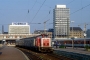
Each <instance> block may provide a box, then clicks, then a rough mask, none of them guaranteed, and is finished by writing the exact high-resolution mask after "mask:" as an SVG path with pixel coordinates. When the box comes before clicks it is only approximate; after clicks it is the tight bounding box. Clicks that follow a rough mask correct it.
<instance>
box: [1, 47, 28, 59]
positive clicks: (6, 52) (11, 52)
mask: <svg viewBox="0 0 90 60" xmlns="http://www.w3.org/2000/svg"><path fill="white" fill-rule="evenodd" d="M0 60H29V59H28V57H27V56H26V55H25V54H24V53H23V52H21V51H20V50H18V49H16V48H15V47H12V46H3V47H2V48H0Z"/></svg>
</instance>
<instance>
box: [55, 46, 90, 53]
mask: <svg viewBox="0 0 90 60" xmlns="http://www.w3.org/2000/svg"><path fill="white" fill-rule="evenodd" d="M54 50H60V51H66V52H73V53H79V54H84V55H90V51H86V50H85V49H84V48H72V47H67V48H54Z"/></svg>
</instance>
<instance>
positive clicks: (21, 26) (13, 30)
mask: <svg viewBox="0 0 90 60" xmlns="http://www.w3.org/2000/svg"><path fill="white" fill-rule="evenodd" d="M9 34H30V25H28V23H26V22H25V23H24V22H23V23H22V22H19V23H18V22H15V23H12V25H9Z"/></svg>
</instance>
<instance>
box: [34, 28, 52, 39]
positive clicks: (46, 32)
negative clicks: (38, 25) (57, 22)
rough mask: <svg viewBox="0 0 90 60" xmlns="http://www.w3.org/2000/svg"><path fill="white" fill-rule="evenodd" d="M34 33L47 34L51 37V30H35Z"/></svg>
mask: <svg viewBox="0 0 90 60" xmlns="http://www.w3.org/2000/svg"><path fill="white" fill-rule="evenodd" d="M34 34H47V35H48V37H50V38H52V32H49V31H48V30H35V31H34Z"/></svg>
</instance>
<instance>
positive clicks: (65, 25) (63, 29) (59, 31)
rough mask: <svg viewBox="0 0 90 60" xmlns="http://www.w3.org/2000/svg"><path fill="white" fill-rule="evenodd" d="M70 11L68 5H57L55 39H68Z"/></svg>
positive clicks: (54, 25) (54, 12)
mask: <svg viewBox="0 0 90 60" xmlns="http://www.w3.org/2000/svg"><path fill="white" fill-rule="evenodd" d="M69 11H70V9H69V8H66V5H56V6H55V9H53V28H54V38H60V37H61V38H67V37H68V36H69V31H70V14H69Z"/></svg>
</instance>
